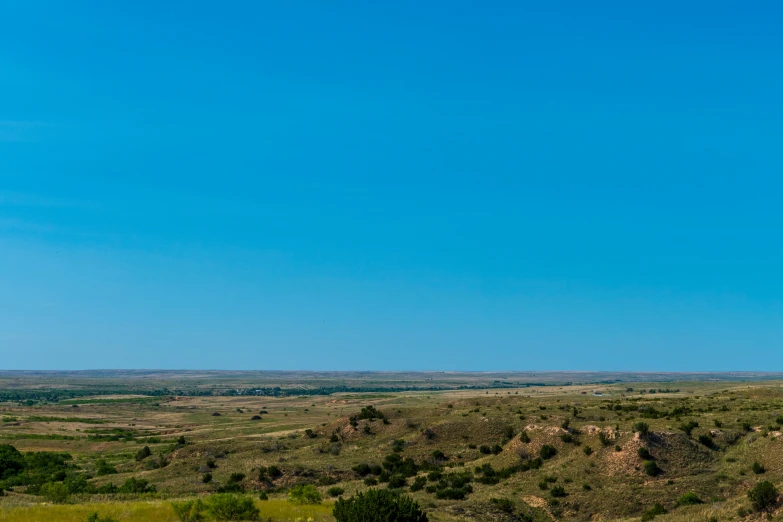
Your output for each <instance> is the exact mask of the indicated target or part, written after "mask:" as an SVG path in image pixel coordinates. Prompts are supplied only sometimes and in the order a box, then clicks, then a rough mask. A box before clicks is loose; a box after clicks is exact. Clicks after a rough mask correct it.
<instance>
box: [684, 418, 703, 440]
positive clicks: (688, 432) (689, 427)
mask: <svg viewBox="0 0 783 522" xmlns="http://www.w3.org/2000/svg"><path fill="white" fill-rule="evenodd" d="M698 427H699V423H698V422H696V421H693V420H691V421H688V422H686V423H685V424H681V425H680V429H681V430H682V431H684V432H685V433H686V435H688V436H689V437H690V436H691V432H692V431H693V430H694V428H698Z"/></svg>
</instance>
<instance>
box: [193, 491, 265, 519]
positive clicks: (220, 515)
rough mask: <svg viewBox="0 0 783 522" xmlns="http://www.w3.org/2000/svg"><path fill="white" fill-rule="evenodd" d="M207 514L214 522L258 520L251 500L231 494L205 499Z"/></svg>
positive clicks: (218, 494)
mask: <svg viewBox="0 0 783 522" xmlns="http://www.w3.org/2000/svg"><path fill="white" fill-rule="evenodd" d="M205 504H206V506H207V512H208V513H209V514H210V515H212V517H214V518H215V519H216V520H258V516H259V511H258V508H256V506H255V504H254V503H253V500H252V499H251V498H248V497H245V496H242V495H234V494H232V493H217V494H215V495H210V496H209V497H207V499H206V501H205Z"/></svg>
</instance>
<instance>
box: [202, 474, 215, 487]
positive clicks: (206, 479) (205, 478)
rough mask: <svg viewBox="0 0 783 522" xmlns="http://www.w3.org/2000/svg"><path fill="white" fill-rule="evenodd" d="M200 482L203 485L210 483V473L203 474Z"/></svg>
mask: <svg viewBox="0 0 783 522" xmlns="http://www.w3.org/2000/svg"><path fill="white" fill-rule="evenodd" d="M201 482H203V483H204V484H209V483H210V482H212V473H204V474H203V475H201Z"/></svg>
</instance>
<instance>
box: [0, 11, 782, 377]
mask: <svg viewBox="0 0 783 522" xmlns="http://www.w3.org/2000/svg"><path fill="white" fill-rule="evenodd" d="M160 4H161V2H148V1H135V2H108V3H107V2H81V1H77V2H54V1H51V2H49V1H35V0H25V1H16V0H11V1H10V2H3V4H2V6H0V354H1V360H2V362H0V367H2V368H5V369H33V368H42V369H82V368H232V369H326V370H328V369H365V370H373V369H378V370H381V369H385V370H417V369H429V370H441V369H442V370H449V369H453V370H547V369H549V370H558V369H572V370H579V369H585V370H587V369H589V370H671V371H677V370H682V371H686V370H687V371H691V370H770V371H772V370H777V371H780V370H783V346H782V345H783V305H782V301H783V277H782V276H781V266H783V242H781V225H783V205H782V204H781V200H782V197H781V196H783V177H782V176H781V173H783V155H781V143H783V127H782V126H781V122H782V121H783V102H782V101H781V100H782V99H783V97H781V92H783V63H781V62H783V33H781V31H780V27H779V21H780V17H781V14H783V12H782V11H783V8H781V6H780V4H779V3H775V2H758V3H754V4H752V5H749V4H747V3H746V2H686V3H683V2H655V3H652V4H649V5H637V4H639V3H638V2H591V3H589V5H588V4H586V3H585V2H577V1H574V2H543V3H542V2H483V3H476V2H459V1H449V2H427V3H424V2H387V3H380V2H305V1H303V2H278V3H269V2H199V1H189V2H166V3H165V5H160Z"/></svg>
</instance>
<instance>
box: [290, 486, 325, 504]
mask: <svg viewBox="0 0 783 522" xmlns="http://www.w3.org/2000/svg"><path fill="white" fill-rule="evenodd" d="M288 500H289V501H290V502H293V503H294V504H320V503H321V500H322V498H321V492H320V491H318V490H317V489H316V488H315V486H313V485H312V484H299V485H297V486H294V487H292V488H291V491H289V492H288Z"/></svg>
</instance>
